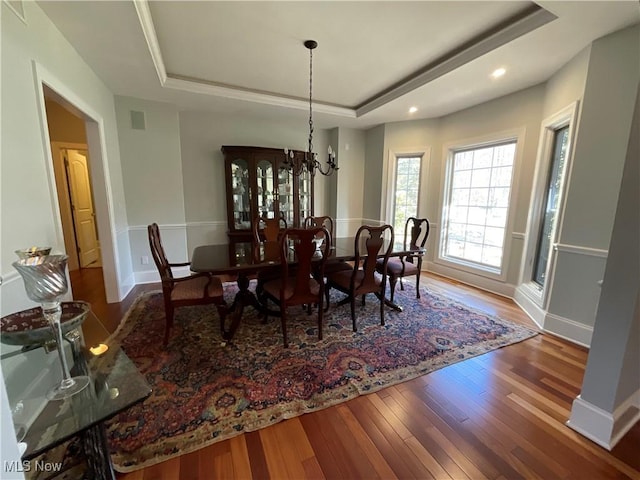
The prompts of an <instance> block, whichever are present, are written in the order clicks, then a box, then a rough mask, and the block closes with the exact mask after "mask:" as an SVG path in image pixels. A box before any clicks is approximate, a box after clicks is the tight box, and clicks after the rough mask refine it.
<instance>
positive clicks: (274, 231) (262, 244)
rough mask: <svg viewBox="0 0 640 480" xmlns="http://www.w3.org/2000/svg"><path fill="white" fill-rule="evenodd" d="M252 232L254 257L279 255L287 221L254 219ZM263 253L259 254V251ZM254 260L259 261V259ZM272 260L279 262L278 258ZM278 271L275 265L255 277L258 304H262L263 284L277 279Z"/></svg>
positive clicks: (262, 270)
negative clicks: (261, 250)
mask: <svg viewBox="0 0 640 480" xmlns="http://www.w3.org/2000/svg"><path fill="white" fill-rule="evenodd" d="M251 226H252V231H253V250H254V252H255V254H256V255H260V254H261V253H262V254H263V255H271V256H273V254H274V253H276V254H277V255H279V249H280V247H279V245H280V238H281V237H282V235H283V233H284V231H285V230H286V229H287V220H286V219H285V218H284V217H283V216H280V217H278V218H268V217H267V216H265V215H263V216H262V217H256V218H255V219H254V220H253V222H252V225H251ZM261 248H262V249H263V252H260V249H261ZM254 260H256V261H258V262H259V261H260V260H261V259H260V258H255V259H254ZM273 260H279V256H278V257H277V258H274V259H273ZM279 272H280V270H279V269H278V266H277V265H274V267H273V268H267V269H261V270H260V271H259V272H258V275H257V277H256V279H257V283H256V290H255V292H256V298H257V299H258V301H259V302H260V303H264V302H265V299H264V289H263V286H264V284H265V282H267V281H269V280H271V279H273V278H275V277H277V276H278V275H279Z"/></svg>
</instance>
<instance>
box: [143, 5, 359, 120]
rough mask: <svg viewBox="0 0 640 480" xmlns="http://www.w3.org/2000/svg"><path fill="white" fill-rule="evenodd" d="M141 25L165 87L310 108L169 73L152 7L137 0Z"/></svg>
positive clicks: (322, 107)
mask: <svg viewBox="0 0 640 480" xmlns="http://www.w3.org/2000/svg"><path fill="white" fill-rule="evenodd" d="M133 4H134V6H135V9H136V13H137V14H138V20H139V21H140V27H141V28H142V32H143V33H144V38H145V40H146V41H147V46H148V47H149V53H150V54H151V60H152V61H153V65H154V67H155V69H156V73H157V74H158V80H159V81H160V85H161V86H162V87H163V88H171V89H174V90H181V91H184V92H190V93H199V94H204V95H211V96H215V97H222V98H229V99H233V100H244V101H247V102H253V103H262V104H265V105H274V106H277V107H285V108H293V109H297V110H307V109H308V108H309V102H308V101H307V100H303V99H299V98H291V97H285V96H282V95H275V94H270V93H266V92H259V91H255V90H249V89H241V88H234V87H231V86H228V85H219V84H215V83H212V82H207V81H204V80H199V79H191V78H181V77H179V76H178V75H170V74H168V73H167V69H166V67H165V64H164V59H163V57H162V50H161V49H160V43H159V42H158V36H157V35H156V29H155V26H154V24H153V18H152V16H151V10H150V8H149V1H148V0H137V1H135V2H133ZM313 109H314V111H315V112H318V113H325V114H329V115H337V116H340V117H347V118H356V111H355V110H354V109H352V108H347V107H340V106H336V105H328V104H324V103H315V102H314V103H313Z"/></svg>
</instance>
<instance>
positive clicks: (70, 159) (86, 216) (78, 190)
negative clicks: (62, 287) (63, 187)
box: [65, 149, 100, 268]
mask: <svg viewBox="0 0 640 480" xmlns="http://www.w3.org/2000/svg"><path fill="white" fill-rule="evenodd" d="M65 167H66V170H67V179H68V181H69V193H70V195H71V212H72V214H73V223H74V226H75V235H76V243H77V245H78V257H79V259H80V268H84V267H88V266H90V265H92V264H94V263H96V262H98V260H99V259H100V243H99V241H98V231H97V229H96V222H95V212H94V209H93V198H92V195H91V182H90V180H89V165H88V162H87V151H86V150H73V149H68V150H67V158H66V162H65Z"/></svg>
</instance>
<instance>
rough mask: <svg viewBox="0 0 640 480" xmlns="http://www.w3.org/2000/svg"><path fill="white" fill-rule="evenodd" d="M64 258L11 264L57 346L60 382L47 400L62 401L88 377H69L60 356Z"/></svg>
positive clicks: (64, 361) (62, 357) (48, 395)
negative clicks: (40, 313)
mask: <svg viewBox="0 0 640 480" xmlns="http://www.w3.org/2000/svg"><path fill="white" fill-rule="evenodd" d="M67 258H68V257H67V256H66V255H43V256H35V257H28V258H21V259H20V260H18V261H17V262H14V263H13V266H14V268H15V269H16V270H17V271H18V273H19V274H20V275H21V276H22V280H23V281H24V287H25V290H26V292H27V296H28V297H29V298H30V299H31V300H33V301H34V302H38V303H39V304H40V305H41V307H42V314H43V315H44V318H45V319H46V320H47V322H48V323H49V325H50V326H51V329H52V330H53V333H54V339H55V341H56V344H57V347H58V357H59V358H60V365H61V367H62V382H60V384H59V385H56V386H55V387H54V388H53V389H51V390H50V391H49V392H48V393H47V398H48V399H50V400H62V399H64V398H67V397H70V396H72V395H74V394H76V393H78V392H79V391H81V390H82V389H84V388H85V387H86V386H87V385H88V384H89V377H87V376H77V377H72V376H71V374H70V373H69V366H68V365H67V358H66V357H65V354H64V343H63V342H64V339H63V335H62V327H61V325H60V317H61V315H62V307H61V306H60V302H61V300H62V297H63V296H64V295H65V294H66V293H67V290H68V287H67V275H66V269H67Z"/></svg>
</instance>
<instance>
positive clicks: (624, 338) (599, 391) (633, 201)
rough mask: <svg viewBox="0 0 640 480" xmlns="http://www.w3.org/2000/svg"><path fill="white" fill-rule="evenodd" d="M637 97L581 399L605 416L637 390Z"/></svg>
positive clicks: (639, 193) (639, 155) (639, 259)
mask: <svg viewBox="0 0 640 480" xmlns="http://www.w3.org/2000/svg"><path fill="white" fill-rule="evenodd" d="M636 85H638V84H637V83H636ZM636 91H637V94H638V96H637V100H636V102H635V106H636V107H635V108H636V113H635V124H634V126H633V129H632V132H633V133H632V135H631V137H630V139H629V142H628V152H627V155H626V162H625V164H624V175H623V177H622V183H621V187H620V195H619V197H618V205H617V209H616V214H615V223H614V227H613V234H612V236H611V244H610V249H609V257H608V258H607V266H606V270H605V274H604V283H603V285H602V295H601V296H600V304H599V307H598V313H597V316H596V324H595V328H594V331H593V340H592V342H591V350H590V351H589V359H588V361H587V368H586V371H585V376H584V382H583V385H582V392H581V394H580V395H581V397H582V399H583V400H585V401H587V402H589V403H591V404H593V405H596V406H597V407H600V408H602V409H603V410H606V411H608V412H613V411H614V410H615V408H616V407H618V406H619V405H620V404H621V403H623V402H624V401H625V400H627V399H628V398H630V397H631V395H632V394H634V393H635V392H637V391H638V390H640V358H639V355H640V353H639V352H640V335H639V333H640V332H639V329H640V316H639V315H638V298H639V294H640V213H639V210H638V206H639V205H640V189H639V188H638V185H639V184H640V133H639V132H640V89H637V90H636Z"/></svg>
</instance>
